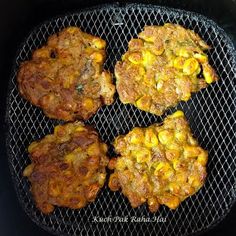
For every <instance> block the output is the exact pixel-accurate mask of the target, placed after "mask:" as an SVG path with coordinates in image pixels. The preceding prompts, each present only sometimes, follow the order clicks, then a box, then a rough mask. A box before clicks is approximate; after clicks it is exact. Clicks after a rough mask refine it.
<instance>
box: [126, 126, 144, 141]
mask: <svg viewBox="0 0 236 236" xmlns="http://www.w3.org/2000/svg"><path fill="white" fill-rule="evenodd" d="M129 137H130V143H132V144H139V143H142V142H143V140H144V135H143V131H142V130H141V129H139V128H134V129H133V130H132V131H130V133H129Z"/></svg>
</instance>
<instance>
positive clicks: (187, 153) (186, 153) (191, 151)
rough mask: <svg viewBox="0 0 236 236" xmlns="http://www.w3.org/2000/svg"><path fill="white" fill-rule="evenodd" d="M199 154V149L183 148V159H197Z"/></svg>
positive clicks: (192, 147)
mask: <svg viewBox="0 0 236 236" xmlns="http://www.w3.org/2000/svg"><path fill="white" fill-rule="evenodd" d="M199 154H200V150H199V147H195V146H185V147H184V156H185V157H197V156H198V155H199Z"/></svg>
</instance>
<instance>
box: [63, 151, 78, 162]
mask: <svg viewBox="0 0 236 236" xmlns="http://www.w3.org/2000/svg"><path fill="white" fill-rule="evenodd" d="M75 159H76V154H75V153H69V154H67V155H66V156H65V162H73V161H74V160H75Z"/></svg>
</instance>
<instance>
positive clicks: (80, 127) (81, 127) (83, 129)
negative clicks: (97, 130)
mask: <svg viewBox="0 0 236 236" xmlns="http://www.w3.org/2000/svg"><path fill="white" fill-rule="evenodd" d="M75 131H76V132H83V131H86V128H85V127H84V126H78V127H77V128H76V129H75Z"/></svg>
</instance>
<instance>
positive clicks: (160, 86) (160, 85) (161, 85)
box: [156, 80, 164, 91]
mask: <svg viewBox="0 0 236 236" xmlns="http://www.w3.org/2000/svg"><path fill="white" fill-rule="evenodd" d="M163 85H164V81H163V80H159V81H158V82H157V84H156V88H157V90H158V91H161V89H162V87H163Z"/></svg>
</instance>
